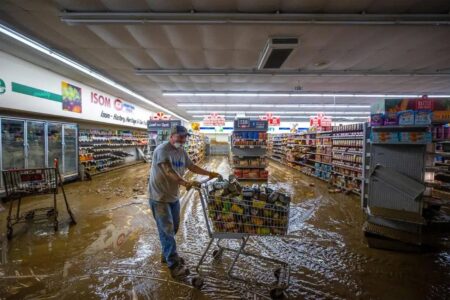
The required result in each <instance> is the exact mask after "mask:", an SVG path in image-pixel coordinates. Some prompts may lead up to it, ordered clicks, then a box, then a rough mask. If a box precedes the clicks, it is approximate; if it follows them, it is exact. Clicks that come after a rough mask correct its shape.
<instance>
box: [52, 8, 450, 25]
mask: <svg viewBox="0 0 450 300" xmlns="http://www.w3.org/2000/svg"><path fill="white" fill-rule="evenodd" d="M60 19H61V21H62V22H65V23H67V24H70V25H80V24H82V25H88V24H146V23H151V24H249V25H250V24H281V25H285V24H287V25H289V24H312V25H389V26H398V25H414V26H437V25H439V26H443V25H450V15H448V14H367V13H361V14H298V13H280V12H276V13H198V12H188V13H161V12H135V13H133V12H68V11H63V12H61V13H60Z"/></svg>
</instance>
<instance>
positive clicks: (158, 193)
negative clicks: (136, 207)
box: [149, 125, 219, 277]
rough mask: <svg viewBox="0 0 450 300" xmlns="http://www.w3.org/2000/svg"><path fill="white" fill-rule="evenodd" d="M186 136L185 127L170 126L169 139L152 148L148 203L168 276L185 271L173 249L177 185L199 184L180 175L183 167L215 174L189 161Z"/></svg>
mask: <svg viewBox="0 0 450 300" xmlns="http://www.w3.org/2000/svg"><path fill="white" fill-rule="evenodd" d="M187 136H189V134H188V132H187V129H186V128H185V127H183V126H180V125H178V126H174V127H173V128H172V129H171V133H170V139H169V141H168V142H164V143H162V144H161V145H159V146H158V147H156V149H155V151H154V152H153V159H152V167H151V170H150V180H149V192H150V207H151V209H152V213H153V217H154V218H155V221H156V225H157V227H158V233H159V240H160V243H161V250H162V254H161V261H162V262H163V263H167V266H168V267H169V269H170V274H171V275H172V277H179V276H183V275H187V274H188V273H189V271H188V270H187V269H186V268H185V266H184V259H183V258H182V257H180V256H179V255H178V253H177V249H176V242H175V235H176V233H177V231H178V227H179V223H180V201H179V187H180V185H183V186H184V187H186V189H187V190H189V189H191V188H192V187H199V186H200V184H199V182H197V181H186V180H184V179H183V175H184V173H185V170H186V168H187V169H188V170H189V171H191V172H194V173H196V174H200V175H207V176H209V177H210V178H215V177H218V176H219V174H217V173H214V172H209V171H207V170H205V169H202V168H200V167H199V166H197V165H195V164H193V163H192V161H191V159H190V158H189V156H188V154H187V153H186V151H185V150H184V147H183V146H184V144H185V142H186V137H187Z"/></svg>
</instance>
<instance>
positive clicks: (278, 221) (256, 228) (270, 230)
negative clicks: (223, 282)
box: [196, 181, 290, 299]
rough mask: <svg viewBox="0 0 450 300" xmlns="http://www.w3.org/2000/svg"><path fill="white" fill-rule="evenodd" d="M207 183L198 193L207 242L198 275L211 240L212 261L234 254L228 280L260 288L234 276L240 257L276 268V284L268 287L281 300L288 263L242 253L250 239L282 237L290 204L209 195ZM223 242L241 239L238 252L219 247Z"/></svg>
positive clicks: (286, 224) (285, 286)
mask: <svg viewBox="0 0 450 300" xmlns="http://www.w3.org/2000/svg"><path fill="white" fill-rule="evenodd" d="M207 187H208V186H207V182H205V181H204V182H202V185H201V187H200V188H198V189H197V190H198V192H199V194H200V201H201V205H202V208H203V213H204V217H205V220H206V228H207V230H208V235H209V238H210V240H209V242H208V245H207V246H206V249H205V250H204V252H203V254H202V255H201V258H200V261H199V262H198V264H197V266H196V271H197V273H198V274H199V275H200V276H201V275H202V274H201V270H200V267H201V266H202V264H203V263H204V262H205V259H206V257H207V254H208V251H209V250H210V248H211V245H212V244H213V243H214V241H217V243H216V245H217V249H215V250H213V251H212V258H213V259H218V258H220V257H221V255H222V254H223V252H224V251H230V252H232V253H235V256H234V258H233V261H232V263H231V265H230V266H229V267H228V270H227V275H228V277H229V278H231V279H234V280H238V281H242V282H245V283H251V284H257V285H260V284H261V282H256V281H254V280H251V279H246V278H242V277H239V276H236V275H234V274H233V269H234V267H235V265H236V262H237V260H238V259H239V257H240V256H241V255H246V256H250V257H254V258H257V259H261V260H265V261H268V262H271V263H273V264H275V265H278V266H279V267H278V268H276V269H275V270H274V271H273V275H274V277H275V279H276V280H275V283H272V284H270V286H268V287H269V288H271V290H270V295H271V297H272V298H276V299H278V298H282V296H283V295H284V291H285V290H286V289H287V288H288V286H289V281H290V267H289V265H288V264H287V263H285V262H283V261H280V260H278V259H274V258H271V257H266V256H262V255H258V254H254V253H250V252H247V251H245V250H244V248H245V246H246V245H247V244H249V239H250V237H258V238H262V237H268V236H271V237H273V236H285V235H286V234H287V231H288V224H289V203H287V205H285V206H278V205H276V204H268V203H267V202H265V201H260V200H244V199H236V198H233V197H227V196H215V195H211V194H210V192H209V191H208V188H207ZM222 240H238V241H239V240H240V241H241V243H240V246H239V248H238V249H233V248H229V247H225V246H223V245H221V241H222Z"/></svg>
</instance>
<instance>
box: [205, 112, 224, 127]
mask: <svg viewBox="0 0 450 300" xmlns="http://www.w3.org/2000/svg"><path fill="white" fill-rule="evenodd" d="M203 125H206V126H225V117H224V116H221V115H218V114H217V113H211V114H210V115H209V116H206V117H205V118H204V119H203Z"/></svg>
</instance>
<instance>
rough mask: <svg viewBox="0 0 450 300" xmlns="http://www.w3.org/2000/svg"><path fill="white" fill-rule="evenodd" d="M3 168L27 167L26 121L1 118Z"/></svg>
mask: <svg viewBox="0 0 450 300" xmlns="http://www.w3.org/2000/svg"><path fill="white" fill-rule="evenodd" d="M1 126H2V130H1V134H2V138H1V140H2V159H1V162H2V169H3V170H7V169H23V168H25V121H23V120H14V119H3V118H2V120H1Z"/></svg>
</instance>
